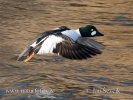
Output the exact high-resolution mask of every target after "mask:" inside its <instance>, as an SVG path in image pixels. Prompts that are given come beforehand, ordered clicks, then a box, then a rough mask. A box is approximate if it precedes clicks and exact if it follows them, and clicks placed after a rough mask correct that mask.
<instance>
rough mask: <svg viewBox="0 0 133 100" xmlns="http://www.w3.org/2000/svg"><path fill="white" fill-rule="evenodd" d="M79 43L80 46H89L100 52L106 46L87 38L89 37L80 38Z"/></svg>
mask: <svg viewBox="0 0 133 100" xmlns="http://www.w3.org/2000/svg"><path fill="white" fill-rule="evenodd" d="M77 42H78V43H79V44H82V45H85V46H89V47H92V48H95V49H98V50H101V49H104V47H105V45H103V44H102V43H100V42H97V41H95V40H93V39H90V38H87V37H80V38H78V40H77Z"/></svg>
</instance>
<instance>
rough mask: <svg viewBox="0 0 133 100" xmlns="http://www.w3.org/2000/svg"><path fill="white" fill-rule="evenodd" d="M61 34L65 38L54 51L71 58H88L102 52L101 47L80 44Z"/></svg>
mask: <svg viewBox="0 0 133 100" xmlns="http://www.w3.org/2000/svg"><path fill="white" fill-rule="evenodd" d="M60 36H61V38H63V41H61V42H59V43H57V44H56V47H55V48H54V49H53V53H57V54H58V55H61V56H63V57H65V58H69V59H87V58H90V57H92V56H94V55H96V54H101V51H100V50H99V49H96V48H93V47H92V46H86V45H82V44H79V43H78V42H75V41H73V40H72V39H70V38H69V37H67V36H65V35H60Z"/></svg>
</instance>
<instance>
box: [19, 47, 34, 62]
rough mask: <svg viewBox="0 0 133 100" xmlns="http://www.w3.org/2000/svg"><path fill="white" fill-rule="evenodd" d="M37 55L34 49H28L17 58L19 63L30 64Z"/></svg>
mask: <svg viewBox="0 0 133 100" xmlns="http://www.w3.org/2000/svg"><path fill="white" fill-rule="evenodd" d="M34 55H35V53H34V52H33V48H32V47H28V48H26V49H25V50H24V51H23V52H22V53H21V54H20V55H19V56H18V58H17V60H18V61H24V62H28V61H29V60H30V59H32V58H33V57H34Z"/></svg>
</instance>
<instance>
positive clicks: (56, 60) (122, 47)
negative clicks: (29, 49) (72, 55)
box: [0, 0, 133, 100]
mask: <svg viewBox="0 0 133 100" xmlns="http://www.w3.org/2000/svg"><path fill="white" fill-rule="evenodd" d="M132 9H133V1H132V0H0V100H133V11H132ZM89 24H91V25H95V26H96V27H97V28H98V29H99V30H100V31H101V32H102V33H103V34H105V36H104V37H98V38H95V40H97V41H100V42H102V43H103V44H104V45H106V47H105V49H104V50H103V53H102V54H101V55H98V56H96V57H94V58H91V59H87V60H81V61H79V60H78V61H77V60H69V59H65V58H62V57H58V56H56V55H43V56H36V57H35V58H34V59H33V60H31V61H30V62H28V63H24V62H20V61H16V59H17V56H18V55H19V54H20V53H21V52H22V51H23V49H24V48H25V46H26V45H27V44H28V43H29V42H30V41H31V40H32V39H34V38H35V37H36V36H37V35H38V34H39V33H41V32H44V31H47V30H50V29H52V28H56V27H59V26H68V27H70V28H72V29H76V28H78V27H80V26H85V25H89ZM103 87H105V89H107V90H110V89H111V90H115V89H118V90H119V92H120V93H99V92H97V91H96V92H95V91H93V90H94V89H96V90H100V89H102V88H103ZM35 88H38V89H44V90H48V91H49V90H52V91H53V92H51V93H50V94H45V93H42V94H39V96H38V94H36V93H17V92H13V93H6V92H7V91H6V90H10V89H11V90H12V89H14V90H15V89H16V90H17V89H18V90H21V89H31V90H32V89H35Z"/></svg>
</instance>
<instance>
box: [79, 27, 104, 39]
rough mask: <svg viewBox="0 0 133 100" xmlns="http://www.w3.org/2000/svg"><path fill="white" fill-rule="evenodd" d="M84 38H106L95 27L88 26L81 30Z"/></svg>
mask: <svg viewBox="0 0 133 100" xmlns="http://www.w3.org/2000/svg"><path fill="white" fill-rule="evenodd" d="M79 31H80V34H81V36H82V37H94V36H104V35H103V34H102V33H100V32H99V31H98V30H97V29H96V27H95V26H92V25H87V26H84V27H80V28H79Z"/></svg>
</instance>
